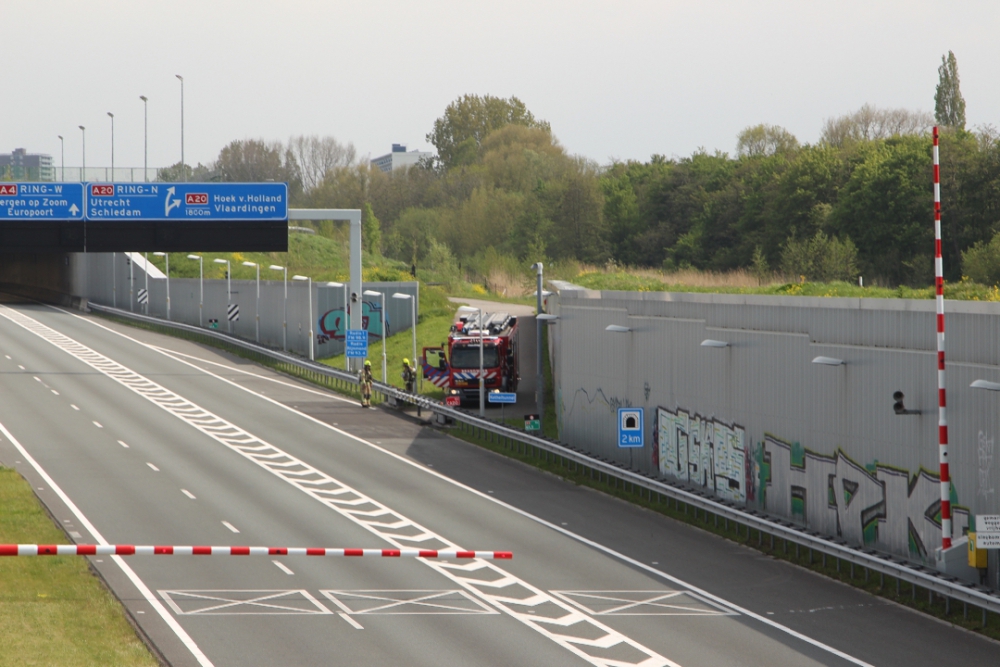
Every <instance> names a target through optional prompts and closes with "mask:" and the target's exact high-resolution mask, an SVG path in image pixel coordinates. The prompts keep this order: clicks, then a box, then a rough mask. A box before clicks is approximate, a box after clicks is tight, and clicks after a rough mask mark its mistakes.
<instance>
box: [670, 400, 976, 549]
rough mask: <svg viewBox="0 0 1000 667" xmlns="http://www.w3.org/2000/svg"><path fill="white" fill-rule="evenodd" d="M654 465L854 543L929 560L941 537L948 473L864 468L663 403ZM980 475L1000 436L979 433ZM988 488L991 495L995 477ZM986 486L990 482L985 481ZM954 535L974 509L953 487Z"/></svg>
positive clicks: (880, 466) (722, 495)
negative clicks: (755, 438) (752, 436)
mask: <svg viewBox="0 0 1000 667" xmlns="http://www.w3.org/2000/svg"><path fill="white" fill-rule="evenodd" d="M653 437H654V443H655V449H654V458H653V460H654V465H656V466H657V469H658V470H659V471H660V472H661V473H662V474H663V475H665V476H667V477H670V478H673V479H676V480H679V481H683V482H686V483H688V484H692V485H695V486H699V487H702V488H705V489H708V490H710V491H712V492H714V493H715V494H716V495H717V496H719V497H720V498H724V499H726V500H731V501H733V502H741V503H748V504H755V505H756V506H757V507H759V508H761V509H764V510H766V511H767V512H768V513H771V514H775V515H777V516H783V517H788V518H791V519H794V520H797V521H799V522H801V523H802V524H804V525H806V526H808V527H809V528H810V529H811V530H814V531H816V532H819V533H822V534H824V535H831V536H837V537H840V538H842V539H843V540H845V541H847V542H849V543H852V544H865V545H871V546H874V545H876V544H877V545H878V546H879V548H881V549H885V550H887V551H890V552H893V553H898V554H910V555H913V556H916V557H918V558H922V559H924V560H929V559H931V558H932V557H933V552H934V549H935V548H936V547H937V546H938V545H940V543H941V495H940V494H941V486H940V477H939V476H938V475H937V474H936V473H933V472H930V471H928V470H924V469H923V468H921V469H920V470H918V471H917V472H916V474H912V475H911V474H910V472H909V471H908V470H904V469H901V468H897V467H893V466H889V465H885V464H882V463H879V462H878V461H874V462H872V463H871V464H868V465H862V464H860V463H858V462H856V461H854V460H853V459H851V458H850V457H849V456H848V455H847V454H845V453H844V452H843V451H842V450H840V449H838V450H837V451H835V452H834V453H833V454H831V455H826V454H820V453H817V452H813V451H810V450H809V449H806V448H805V447H803V446H802V445H800V444H799V443H797V442H787V441H785V440H782V439H781V438H778V437H776V436H773V435H770V434H765V435H764V440H763V442H758V443H753V442H748V441H747V436H746V429H744V428H743V427H742V426H740V425H739V424H736V423H731V422H724V421H720V420H718V419H716V418H714V417H703V416H701V415H699V414H697V413H691V412H688V411H686V410H683V409H680V408H678V409H677V410H673V411H672V410H668V409H666V408H657V410H656V428H655V429H654V433H653ZM979 452H980V457H979V460H980V471H981V473H982V471H983V470H986V471H987V472H988V471H989V468H990V466H991V465H992V455H993V441H992V439H990V438H987V437H985V435H982V434H981V435H980V442H979ZM980 482H981V483H980V493H987V492H988V493H992V492H993V489H992V486H991V485H989V478H988V475H987V476H986V477H983V476H982V474H981V476H980ZM984 484H985V485H987V486H984ZM951 496H952V498H951V501H952V523H953V526H954V528H953V531H954V536H955V537H959V536H961V535H962V534H963V533H964V532H965V531H966V530H968V526H969V510H968V509H967V508H965V507H961V506H959V505H958V497H957V494H956V491H955V488H954V486H952V491H951Z"/></svg>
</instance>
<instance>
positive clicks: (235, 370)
mask: <svg viewBox="0 0 1000 667" xmlns="http://www.w3.org/2000/svg"><path fill="white" fill-rule="evenodd" d="M126 338H127V336H126ZM143 344H144V345H146V347H149V348H151V349H153V350H156V351H157V352H160V353H161V354H166V355H167V356H174V355H176V356H178V357H186V358H188V359H192V360H194V361H198V362H201V363H203V364H211V365H213V366H221V367H222V368H225V369H226V370H227V371H232V372H233V373H241V374H243V375H249V376H251V377H253V378H256V379H258V380H267V381H268V382H273V383H274V384H279V385H281V386H282V387H290V388H292V389H298V390H299V391H304V392H306V393H307V394H316V395H317V396H323V397H325V398H330V399H333V400H335V401H340V402H341V403H350V404H351V405H354V404H355V403H357V401H354V400H351V399H349V398H344V397H342V396H337V395H336V394H334V393H332V392H328V391H320V390H318V389H313V388H312V387H303V386H301V385H297V384H294V383H292V382H287V381H285V380H281V379H278V378H273V377H268V376H266V375H260V374H258V373H251V372H250V371H245V370H243V369H242V368H235V367H233V366H230V365H229V364H220V363H219V362H217V361H209V360H208V359H202V358H201V357H196V356H194V355H190V354H184V353H183V352H177V351H176V350H171V349H170V348H166V347H160V346H158V345H152V344H148V343H143ZM199 370H201V369H199ZM258 393H260V394H263V393H264V392H263V391H261V392H258Z"/></svg>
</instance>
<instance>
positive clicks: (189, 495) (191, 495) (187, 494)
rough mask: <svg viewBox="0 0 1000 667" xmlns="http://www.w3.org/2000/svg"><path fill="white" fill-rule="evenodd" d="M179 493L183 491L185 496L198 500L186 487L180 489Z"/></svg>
mask: <svg viewBox="0 0 1000 667" xmlns="http://www.w3.org/2000/svg"><path fill="white" fill-rule="evenodd" d="M181 493H183V494H184V495H185V496H187V497H188V498H190V499H191V500H198V499H197V498H195V497H194V494H193V493H191V492H190V491H188V490H187V489H181Z"/></svg>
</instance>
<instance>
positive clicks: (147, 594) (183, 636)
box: [0, 424, 214, 667]
mask: <svg viewBox="0 0 1000 667" xmlns="http://www.w3.org/2000/svg"><path fill="white" fill-rule="evenodd" d="M0 432H2V433H3V434H4V435H5V436H7V438H8V439H9V440H10V441H11V442H12V443H13V444H14V446H15V447H16V448H17V450H18V451H19V452H21V455H22V456H24V458H25V459H26V460H27V461H28V463H29V464H30V465H31V467H33V468H34V469H35V472H37V473H38V474H39V475H40V476H41V478H42V479H44V480H45V481H46V482H48V484H49V486H50V487H51V488H52V490H53V491H55V492H56V495H58V496H59V498H60V500H62V501H63V503H64V504H65V505H66V507H68V508H69V511H70V512H72V513H73V515H74V516H75V517H76V519H77V521H79V522H80V524H81V525H82V526H83V527H84V528H86V529H87V530H88V531H90V534H91V535H92V536H93V537H94V541H95V542H97V543H98V544H100V545H107V544H108V541H107V540H105V539H104V536H103V535H101V533H99V532H98V531H97V528H95V527H94V524H92V523H91V522H90V519H88V518H87V517H85V516H84V515H83V512H81V511H80V508H79V507H77V506H76V504H75V503H74V502H73V501H72V500H70V498H69V496H67V495H66V493H65V492H64V491H63V490H62V488H61V487H60V486H59V485H58V484H56V482H55V480H54V479H52V478H51V477H50V476H49V473H47V472H45V469H44V468H42V466H40V465H38V462H37V461H36V460H35V459H34V457H32V456H31V454H29V453H28V450H26V449H25V448H24V447H23V446H22V445H21V443H20V442H18V441H17V438H15V437H14V436H13V434H11V432H10V431H8V430H7V427H6V426H4V425H3V424H0ZM39 488H41V487H39ZM111 559H112V560H113V561H114V562H115V563H116V564H117V565H118V567H120V568H121V570H122V572H124V573H125V576H127V577H128V578H129V580H130V581H131V582H132V584H133V585H134V586H135V587H136V588H137V589H139V594H140V595H142V597H143V598H144V599H145V600H146V602H148V603H149V604H150V605H151V606H152V607H153V609H155V610H156V613H158V614H159V615H160V617H161V618H162V619H163V620H164V622H166V624H167V625H168V626H169V627H170V629H171V630H173V632H174V634H175V635H177V638H178V639H180V640H181V642H182V643H183V644H184V646H186V647H187V649H188V650H189V651H191V655H193V656H194V658H195V660H197V661H198V664H199V665H201V666H202V667H214V665H213V664H212V661H211V660H209V659H208V656H206V655H205V654H204V653H202V651H201V649H200V648H198V645H197V644H195V642H194V640H193V639H191V636H190V635H188V633H187V632H185V631H184V628H182V627H181V626H180V624H179V623H178V622H177V620H176V619H175V618H174V617H173V616H171V615H170V612H169V611H167V608H166V607H164V606H163V603H162V602H160V601H159V600H158V599H157V597H156V596H155V595H153V591H151V590H149V587H148V586H146V584H145V583H144V582H143V581H142V579H140V578H139V575H137V574H136V573H135V571H134V570H133V569H132V568H131V567H129V565H128V563H126V562H125V561H124V560H122V557H121V556H112V557H111Z"/></svg>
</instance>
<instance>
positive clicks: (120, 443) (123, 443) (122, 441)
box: [118, 440, 128, 449]
mask: <svg viewBox="0 0 1000 667" xmlns="http://www.w3.org/2000/svg"><path fill="white" fill-rule="evenodd" d="M118 444H119V445H121V446H122V447H124V448H125V449H128V445H126V444H125V441H124V440H119V441H118Z"/></svg>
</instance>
